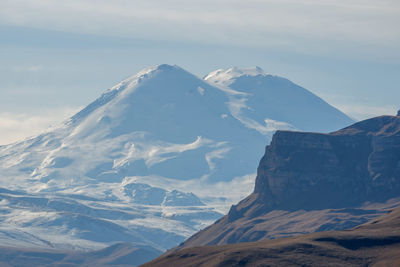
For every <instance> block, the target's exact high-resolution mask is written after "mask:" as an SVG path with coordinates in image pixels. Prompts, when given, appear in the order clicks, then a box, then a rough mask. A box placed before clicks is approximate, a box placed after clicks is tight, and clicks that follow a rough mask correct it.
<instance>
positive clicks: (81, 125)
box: [0, 65, 351, 250]
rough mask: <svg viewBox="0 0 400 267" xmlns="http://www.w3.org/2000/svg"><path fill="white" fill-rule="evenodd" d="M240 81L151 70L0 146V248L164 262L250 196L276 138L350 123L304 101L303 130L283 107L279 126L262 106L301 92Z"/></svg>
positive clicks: (255, 76) (273, 110)
mask: <svg viewBox="0 0 400 267" xmlns="http://www.w3.org/2000/svg"><path fill="white" fill-rule="evenodd" d="M235 71H236V72H238V74H235V76H234V77H232V78H229V79H228V80H229V81H228V80H226V79H225V76H221V77H220V78H218V77H217V76H218V75H217V74H218V73H214V74H213V75H211V76H210V75H209V76H207V78H206V80H202V79H199V78H198V77H196V76H194V75H192V74H190V73H189V72H187V71H185V70H183V69H181V68H179V67H177V66H170V65H159V66H155V67H152V68H149V69H146V70H144V71H141V72H139V73H138V74H136V75H134V76H132V77H130V78H128V79H126V80H124V81H122V82H121V83H119V84H117V85H116V86H114V87H112V88H111V89H109V90H107V91H106V92H105V93H104V94H103V95H102V96H101V97H100V98H98V99H97V100H95V101H94V102H93V103H91V104H90V105H88V106H87V107H86V108H84V109H83V110H82V111H80V112H79V113H77V114H76V115H75V116H73V117H72V118H70V119H69V120H67V121H65V122H64V123H63V124H61V125H60V126H59V127H56V128H54V129H51V130H49V131H48V132H46V133H43V134H41V135H39V136H37V137H33V138H31V139H27V140H24V141H22V142H17V143H14V144H10V145H7V146H1V147H0V212H1V214H3V216H2V217H1V219H0V238H1V240H2V242H3V243H4V244H7V245H13V244H14V245H18V246H25V247H29V246H41V247H48V248H75V249H93V248H101V247H104V246H106V245H110V244H113V243H115V242H131V243H133V244H136V245H141V246H142V245H144V246H152V247H154V248H156V249H158V250H165V249H167V248H170V247H172V246H174V245H176V244H178V243H179V242H181V241H183V240H184V239H185V238H186V237H188V236H190V235H191V234H192V233H194V232H195V231H197V230H199V229H201V228H203V227H205V226H206V225H208V224H210V223H211V222H213V221H214V220H215V219H217V218H219V217H220V216H221V215H222V213H224V212H226V210H227V208H229V206H230V205H231V204H232V203H234V202H236V201H238V200H239V199H241V198H243V197H245V196H246V195H247V194H248V193H250V191H251V189H252V187H253V181H254V177H255V174H254V173H255V170H256V167H257V163H258V161H259V159H260V157H261V155H262V153H263V150H264V146H265V144H267V143H268V142H269V140H270V137H271V135H272V133H273V131H274V130H276V129H295V128H296V129H302V127H304V129H311V128H312V127H314V128H315V129H320V130H326V128H327V126H326V125H322V124H321V118H320V114H325V116H326V118H327V119H328V124H329V123H332V125H333V126H332V129H333V128H336V125H337V124H342V125H341V126H346V125H347V123H348V122H350V121H351V120H350V119H349V118H348V117H346V116H345V115H344V114H342V113H340V112H339V111H337V110H336V109H334V108H333V107H331V106H329V105H328V104H326V103H325V102H323V101H322V100H320V99H319V98H317V97H315V96H314V95H312V94H311V93H309V92H308V91H306V93H304V92H303V93H302V94H304V95H305V97H309V100H307V101H308V102H307V101H306V100H305V101H306V102H307V103H308V105H304V103H303V104H302V105H300V106H299V108H301V109H306V111H304V112H303V113H302V114H300V113H301V112H297V113H299V114H293V116H294V117H296V116H297V117H296V118H298V119H296V120H295V119H292V118H291V117H290V116H289V115H290V114H288V112H287V111H286V110H287V109H289V110H293V108H295V107H292V106H290V107H288V106H285V105H281V107H280V108H281V113H282V114H285V115H282V116H281V117H279V116H278V115H279V114H280V113H279V110H277V109H278V106H277V105H276V104H274V103H272V102H271V104H268V103H269V102H268V101H269V100H268V101H266V100H265V99H270V98H271V97H274V98H276V99H275V101H276V102H277V103H281V102H283V101H286V100H284V99H283V98H287V99H292V98H295V97H292V96H291V94H292V93H293V92H297V91H301V90H300V89H298V88H297V87H296V86H295V85H293V86H294V87H295V89H293V90H294V91H293V92H292V91H291V90H292V89H291V88H292V87H287V88H286V87H285V88H284V89H282V90H283V92H282V93H281V94H271V96H268V92H269V91H268V90H275V91H279V90H280V88H279V86H283V85H284V84H283V85H282V83H280V82H274V81H275V79H278V80H279V81H280V79H282V78H279V77H275V76H271V77H269V76H268V75H265V74H254V73H253V72H250V73H248V71H247V70H243V71H241V70H239V69H235ZM256 71H259V72H262V71H261V70H258V69H256ZM240 72H245V73H246V75H245V76H243V75H242V74H241V73H240ZM262 73H263V72H262ZM260 75H261V76H260ZM260 77H261V78H263V79H264V78H265V77H267V78H268V82H264V80H262V81H261V85H264V83H265V85H266V88H267V89H268V90H267V91H265V92H264V91H263V90H262V88H261V87H260V86H258V87H257V86H256V85H257V84H258V82H259V79H260ZM244 78H245V80H243V79H244ZM267 78H265V79H267ZM232 79H233V80H234V82H232V83H231V82H230V81H232ZM253 79H254V81H253ZM238 81H240V83H238ZM271 81H272V83H271ZM245 82H246V83H245ZM239 85H241V86H239ZM274 86H276V88H275V87H274ZM239 87H240V88H239ZM283 87H284V86H283ZM296 90H297V91H296ZM303 90H305V89H303ZM296 97H297V96H296ZM253 98H254V101H253V100H252V99H253ZM281 98H282V99H281ZM289 103H291V105H295V104H296V103H294V102H293V101H292V102H289ZM270 105H271V108H270ZM295 113H296V112H295ZM286 116H288V118H287V117H286ZM301 116H303V117H301ZM282 118H283V119H286V118H287V120H280V119H282ZM310 125H311V126H312V127H311V126H310ZM319 125H322V126H319ZM1 188H2V189H1Z"/></svg>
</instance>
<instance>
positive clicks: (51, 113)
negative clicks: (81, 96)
mask: <svg viewBox="0 0 400 267" xmlns="http://www.w3.org/2000/svg"><path fill="white" fill-rule="evenodd" d="M78 110H79V108H70V107H63V108H57V109H51V110H48V109H46V110H42V111H40V112H37V113H36V114H26V113H10V112H2V113H0V145H6V144H10V143H13V142H16V141H20V140H23V139H25V138H28V137H31V136H34V135H36V134H40V133H41V132H44V131H45V130H46V129H48V128H49V127H51V126H55V125H57V124H59V123H61V122H62V121H64V120H65V119H67V118H68V117H70V116H71V115H73V114H74V113H75V112H77V111H78Z"/></svg>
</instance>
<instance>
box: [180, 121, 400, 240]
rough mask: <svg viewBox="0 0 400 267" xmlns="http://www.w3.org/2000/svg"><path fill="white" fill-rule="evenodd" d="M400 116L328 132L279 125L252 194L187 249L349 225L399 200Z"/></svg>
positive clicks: (207, 229) (259, 170)
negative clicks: (289, 129)
mask: <svg viewBox="0 0 400 267" xmlns="http://www.w3.org/2000/svg"><path fill="white" fill-rule="evenodd" d="M398 197H400V116H381V117H377V118H372V119H369V120H365V121H362V122H359V123H356V124H354V125H352V126H350V127H347V128H344V129H342V130H339V131H336V132H332V133H329V134H320V133H304V132H293V131H278V132H276V134H275V135H274V137H273V139H272V141H271V143H270V145H269V146H267V148H266V151H265V155H264V156H263V158H262V159H261V162H260V165H259V167H258V173H257V178H256V184H255V189H254V192H253V194H251V195H250V196H249V197H247V198H245V199H244V200H242V201H241V202H240V203H239V204H238V205H235V206H232V208H231V209H230V211H229V213H228V215H226V216H225V217H223V218H222V219H220V220H219V221H217V222H216V223H215V224H214V225H212V226H210V227H208V228H206V229H204V230H203V231H201V232H199V233H197V234H196V235H194V236H193V237H191V238H190V239H188V240H187V241H186V242H185V243H183V244H182V245H181V247H191V246H198V245H209V244H226V243H237V242H246V241H256V240H259V239H265V238H277V237H283V236H291V235H296V234H301V233H307V232H314V231H323V230H333V229H336V230H338V229H348V228H351V227H353V226H355V225H357V224H361V223H363V222H365V221H367V220H368V219H371V218H373V217H374V216H378V215H379V214H380V213H381V212H383V211H384V210H385V209H386V208H389V207H395V206H397V205H398V204H399V201H398Z"/></svg>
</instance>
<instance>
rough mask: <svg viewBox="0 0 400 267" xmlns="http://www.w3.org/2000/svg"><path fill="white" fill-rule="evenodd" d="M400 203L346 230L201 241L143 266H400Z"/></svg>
mask: <svg viewBox="0 0 400 267" xmlns="http://www.w3.org/2000/svg"><path fill="white" fill-rule="evenodd" d="M399 264H400V208H397V209H395V210H393V211H392V212H390V213H389V214H386V215H383V216H381V217H379V218H378V219H375V220H373V221H371V222H368V223H366V224H364V225H362V226H359V227H357V228H354V229H352V230H348V231H337V232H325V233H314V234H309V235H303V236H298V237H292V238H284V239H279V240H269V241H258V242H252V243H239V244H234V245H224V246H205V247H194V248H188V249H183V250H180V251H177V252H174V253H172V254H169V255H168V254H167V255H164V256H162V257H160V258H158V259H156V260H154V261H152V262H150V263H147V264H144V265H143V266H163V267H166V266H182V267H183V266H185V267H186V266H399Z"/></svg>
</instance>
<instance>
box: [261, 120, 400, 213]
mask: <svg viewBox="0 0 400 267" xmlns="http://www.w3.org/2000/svg"><path fill="white" fill-rule="evenodd" d="M399 189H400V117H398V116H382V117H378V118H373V119H370V120H366V121H363V122H360V123H357V124H354V125H352V126H350V127H348V128H345V129H343V130H340V131H337V132H333V133H330V134H318V133H299V132H288V131H278V132H277V133H276V134H275V135H274V137H273V140H272V142H271V144H270V145H269V146H268V147H267V148H266V152H265V155H264V157H263V158H262V160H261V162H260V165H259V168H258V177H257V179H256V186H255V190H254V193H256V194H258V197H257V202H259V203H263V211H266V210H268V209H273V208H281V209H282V208H283V209H289V210H298V209H321V208H341V207H348V206H353V205H358V204H361V203H362V202H364V201H384V200H386V199H389V198H391V197H395V196H397V195H399V192H400V191H399Z"/></svg>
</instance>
